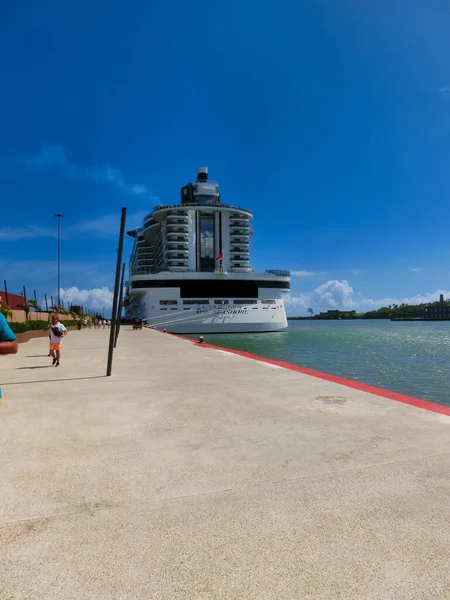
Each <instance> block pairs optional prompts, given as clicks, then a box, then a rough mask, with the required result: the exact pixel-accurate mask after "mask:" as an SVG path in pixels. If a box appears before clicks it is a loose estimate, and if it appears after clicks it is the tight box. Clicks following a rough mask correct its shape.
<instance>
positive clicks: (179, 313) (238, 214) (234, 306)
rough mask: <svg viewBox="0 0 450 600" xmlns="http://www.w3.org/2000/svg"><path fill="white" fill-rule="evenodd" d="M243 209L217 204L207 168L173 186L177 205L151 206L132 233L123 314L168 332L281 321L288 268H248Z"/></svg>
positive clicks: (234, 329) (268, 326)
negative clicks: (191, 179)
mask: <svg viewBox="0 0 450 600" xmlns="http://www.w3.org/2000/svg"><path fill="white" fill-rule="evenodd" d="M252 218H253V215H252V213H251V211H250V210H247V209H245V208H241V207H239V206H232V205H229V204H223V203H222V202H221V200H220V194H219V186H218V184H217V183H216V182H213V181H209V180H208V169H207V167H201V168H200V169H199V170H198V174H197V180H196V181H195V183H189V184H188V185H186V186H184V187H182V188H181V202H180V204H173V205H169V206H156V207H155V208H154V209H153V211H152V212H151V213H150V214H149V215H147V216H146V217H145V218H144V221H143V224H142V227H140V228H138V229H136V230H133V231H129V232H127V233H128V235H129V236H131V237H133V238H134V245H133V250H132V254H131V259H130V266H129V271H130V275H129V281H128V282H127V287H126V296H125V307H126V317H127V318H129V319H136V318H139V319H143V320H144V321H146V322H147V324H148V325H150V326H152V327H154V328H158V329H165V330H166V331H169V332H171V333H179V334H188V333H190V334H203V333H249V332H268V331H279V330H282V329H285V328H286V327H287V320H286V312H285V308H284V302H283V294H285V293H286V292H289V290H290V273H289V271H277V270H269V271H266V272H265V273H256V272H254V271H253V269H252V264H251V246H252V243H251V242H252V235H253V230H252V225H251V221H252Z"/></svg>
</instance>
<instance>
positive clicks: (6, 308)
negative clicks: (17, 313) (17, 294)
mask: <svg viewBox="0 0 450 600" xmlns="http://www.w3.org/2000/svg"><path fill="white" fill-rule="evenodd" d="M0 313H2V315H3V316H4V317H5V319H12V318H13V312H12V310H11V309H10V308H9V306H7V305H6V306H2V308H0Z"/></svg>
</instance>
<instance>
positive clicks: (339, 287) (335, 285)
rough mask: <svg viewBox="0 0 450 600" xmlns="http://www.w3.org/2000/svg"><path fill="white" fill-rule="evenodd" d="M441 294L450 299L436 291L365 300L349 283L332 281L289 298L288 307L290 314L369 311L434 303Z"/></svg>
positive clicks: (446, 294)
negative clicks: (395, 305) (308, 309)
mask: <svg viewBox="0 0 450 600" xmlns="http://www.w3.org/2000/svg"><path fill="white" fill-rule="evenodd" d="M439 294H444V297H445V298H448V297H450V291H447V290H436V291H434V292H428V293H425V294H417V295H416V296H410V297H406V298H364V297H362V296H361V295H360V294H355V291H354V289H353V288H352V287H351V286H350V285H349V283H348V281H346V280H345V279H343V280H342V281H337V280H331V281H327V282H326V283H324V284H322V285H320V286H319V287H317V288H315V289H314V290H313V291H311V292H307V293H305V294H300V295H297V296H288V297H287V298H286V306H287V308H288V310H289V312H290V313H292V312H296V313H297V312H298V311H300V312H306V309H307V308H309V307H311V308H313V309H314V310H315V311H316V312H320V311H325V310H329V309H333V308H336V309H342V310H356V311H368V310H374V309H377V308H381V307H382V306H389V304H402V303H405V304H422V303H426V302H434V301H436V300H438V299H439Z"/></svg>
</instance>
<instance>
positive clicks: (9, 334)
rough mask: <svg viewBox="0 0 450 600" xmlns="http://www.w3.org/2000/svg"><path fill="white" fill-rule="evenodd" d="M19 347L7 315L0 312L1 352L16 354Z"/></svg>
mask: <svg viewBox="0 0 450 600" xmlns="http://www.w3.org/2000/svg"><path fill="white" fill-rule="evenodd" d="M18 349H19V347H18V345H17V338H16V336H15V334H14V333H13V331H12V329H11V327H10V326H9V325H8V321H7V320H6V319H5V316H4V315H3V314H2V313H0V354H16V353H17V350H18ZM0 402H1V401H0Z"/></svg>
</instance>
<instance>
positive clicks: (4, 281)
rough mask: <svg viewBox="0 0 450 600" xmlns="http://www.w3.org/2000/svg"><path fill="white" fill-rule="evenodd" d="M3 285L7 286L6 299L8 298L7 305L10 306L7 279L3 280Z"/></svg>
mask: <svg viewBox="0 0 450 600" xmlns="http://www.w3.org/2000/svg"><path fill="white" fill-rule="evenodd" d="M3 283H4V284H5V297H6V304H7V305H8V306H9V298H8V284H7V283H6V279H4V280H3Z"/></svg>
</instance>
